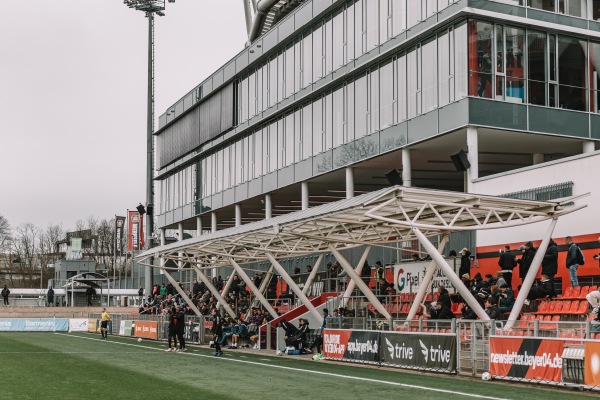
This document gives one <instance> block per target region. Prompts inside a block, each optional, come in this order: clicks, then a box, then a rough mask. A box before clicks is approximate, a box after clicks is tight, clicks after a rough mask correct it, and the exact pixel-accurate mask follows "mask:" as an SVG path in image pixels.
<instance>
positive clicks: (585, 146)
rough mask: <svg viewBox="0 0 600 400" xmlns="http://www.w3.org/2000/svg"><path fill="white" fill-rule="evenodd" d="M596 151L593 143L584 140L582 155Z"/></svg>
mask: <svg viewBox="0 0 600 400" xmlns="http://www.w3.org/2000/svg"><path fill="white" fill-rule="evenodd" d="M594 151H596V145H595V144H594V142H593V141H592V140H586V141H584V142H583V152H584V153H591V152H594Z"/></svg>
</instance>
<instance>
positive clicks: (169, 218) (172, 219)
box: [165, 211, 175, 225]
mask: <svg viewBox="0 0 600 400" xmlns="http://www.w3.org/2000/svg"><path fill="white" fill-rule="evenodd" d="M174 222H175V217H174V215H173V211H169V212H168V213H167V214H165V225H171V224H173V223H174Z"/></svg>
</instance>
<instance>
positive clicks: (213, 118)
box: [208, 92, 221, 138]
mask: <svg viewBox="0 0 600 400" xmlns="http://www.w3.org/2000/svg"><path fill="white" fill-rule="evenodd" d="M208 106H209V109H210V126H209V128H208V130H209V132H210V137H211V138H213V137H215V136H218V135H219V134H220V133H221V93H220V92H219V93H215V94H214V95H213V96H212V97H211V98H210V99H209V100H208Z"/></svg>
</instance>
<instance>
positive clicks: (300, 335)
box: [289, 318, 309, 351]
mask: <svg viewBox="0 0 600 400" xmlns="http://www.w3.org/2000/svg"><path fill="white" fill-rule="evenodd" d="M308 329H309V328H308V320H306V319H304V318H300V319H299V320H298V330H297V331H296V333H295V334H294V336H292V337H291V338H290V341H289V342H290V344H291V345H292V346H294V348H295V349H296V350H301V351H302V350H303V349H304V344H305V343H306V335H307V334H308Z"/></svg>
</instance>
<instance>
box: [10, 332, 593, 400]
mask: <svg viewBox="0 0 600 400" xmlns="http://www.w3.org/2000/svg"><path fill="white" fill-rule="evenodd" d="M165 348H166V347H165V344H164V343H159V342H154V341H149V340H144V341H143V342H141V343H138V342H137V341H136V340H134V339H131V338H121V337H110V338H109V340H107V341H103V340H100V335H95V334H85V333H77V334H76V333H72V334H59V333H56V334H55V333H0V382H1V384H0V399H11V400H18V399H65V400H67V399H127V400H132V399H143V400H148V399H182V398H194V399H208V400H212V399H244V400H251V399H277V400H281V399H290V400H291V399H325V400H327V399H344V400H349V399H410V400H419V399H443V400H452V399H457V400H458V399H527V400H536V399H543V400H553V399H565V398H570V397H572V396H582V395H583V396H587V395H590V396H593V397H595V396H594V395H591V394H589V393H581V392H574V391H570V390H554V389H549V388H547V387H541V386H538V385H524V384H512V383H508V382H482V381H479V380H473V379H465V378H459V377H456V376H451V375H442V374H425V373H418V372H404V371H401V370H388V369H383V368H373V367H371V368H364V367H358V366H355V365H350V364H346V363H331V362H322V361H309V360H301V359H297V358H296V359H294V358H292V357H271V356H270V355H273V351H265V352H264V353H263V354H249V353H242V352H241V351H237V352H236V351H235V350H232V351H227V350H225V354H224V355H223V357H221V358H216V357H214V356H212V353H213V351H212V350H210V349H207V348H199V347H194V346H189V347H188V352H186V353H165V352H164V350H165Z"/></svg>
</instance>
